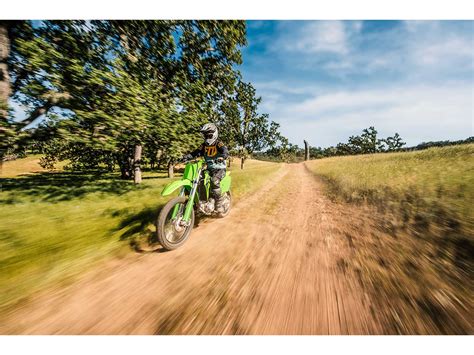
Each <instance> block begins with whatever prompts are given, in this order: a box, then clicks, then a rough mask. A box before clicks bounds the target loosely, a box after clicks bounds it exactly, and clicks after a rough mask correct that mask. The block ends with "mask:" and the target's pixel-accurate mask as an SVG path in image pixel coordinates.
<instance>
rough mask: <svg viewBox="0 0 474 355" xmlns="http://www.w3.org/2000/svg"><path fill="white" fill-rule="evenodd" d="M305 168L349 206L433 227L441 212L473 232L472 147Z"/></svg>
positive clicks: (338, 160) (329, 161) (376, 156)
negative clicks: (375, 207)
mask: <svg viewBox="0 0 474 355" xmlns="http://www.w3.org/2000/svg"><path fill="white" fill-rule="evenodd" d="M307 166H308V167H309V168H310V169H311V170H312V171H313V172H314V173H315V174H317V175H319V176H321V177H323V178H325V179H326V180H327V181H328V182H329V183H330V184H331V185H332V187H333V188H334V189H333V191H334V192H336V193H337V194H338V195H339V196H341V197H343V198H344V199H346V200H347V201H353V202H358V201H361V200H363V201H367V202H370V203H375V204H379V205H381V204H383V205H385V206H386V207H393V208H395V209H397V208H398V209H404V210H405V211H404V212H403V213H406V212H407V211H406V209H409V210H410V211H409V212H410V213H411V214H412V217H414V216H415V215H416V214H417V213H419V214H423V217H424V218H427V219H429V220H430V221H431V222H433V221H436V220H437V217H439V216H438V215H437V213H440V212H443V213H445V215H446V214H448V215H449V217H450V218H455V219H456V220H457V221H459V222H460V223H463V224H464V225H465V226H466V227H468V228H470V229H472V227H473V209H472V202H473V201H474V144H468V145H460V146H451V147H444V148H431V149H427V150H423V151H417V152H407V153H391V154H373V155H359V156H348V157H336V158H328V159H321V160H314V161H311V162H308V163H307ZM445 215H444V216H445ZM418 217H421V216H418Z"/></svg>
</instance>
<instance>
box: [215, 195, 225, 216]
mask: <svg viewBox="0 0 474 355" xmlns="http://www.w3.org/2000/svg"><path fill="white" fill-rule="evenodd" d="M215 199H216V204H215V206H216V212H217V213H223V212H225V211H224V206H223V203H224V197H223V196H222V195H220V196H218V197H217V196H216V198H215Z"/></svg>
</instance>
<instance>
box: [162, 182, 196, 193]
mask: <svg viewBox="0 0 474 355" xmlns="http://www.w3.org/2000/svg"><path fill="white" fill-rule="evenodd" d="M181 186H188V187H190V188H191V186H192V182H191V180H188V179H182V180H176V181H173V182H170V183H169V184H168V185H166V186H165V188H164V189H163V191H161V196H168V195H169V194H170V193H172V192H173V191H175V190H176V189H179V188H180V187H181Z"/></svg>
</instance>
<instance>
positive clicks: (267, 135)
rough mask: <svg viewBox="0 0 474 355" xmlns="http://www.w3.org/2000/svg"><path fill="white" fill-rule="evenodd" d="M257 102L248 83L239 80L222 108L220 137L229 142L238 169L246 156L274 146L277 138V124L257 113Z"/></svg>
mask: <svg viewBox="0 0 474 355" xmlns="http://www.w3.org/2000/svg"><path fill="white" fill-rule="evenodd" d="M261 101H262V98H261V97H257V96H256V90H255V88H254V87H253V86H252V84H250V83H245V82H243V81H239V82H238V84H237V88H236V92H235V96H234V97H232V98H230V99H229V100H228V101H226V102H224V103H223V105H222V111H223V113H224V114H223V116H224V118H223V121H222V122H221V123H220V126H221V127H224V128H225V131H226V132H227V133H226V135H225V136H224V137H225V138H226V139H228V142H231V144H232V145H231V148H234V149H236V150H237V152H238V155H239V157H240V159H241V164H240V168H241V169H243V168H244V162H245V159H247V157H248V156H249V155H250V154H252V153H253V152H256V151H260V150H263V149H264V148H266V147H267V146H275V144H276V142H277V141H278V139H279V133H278V128H279V125H278V124H277V123H275V122H269V121H268V114H259V113H258V105H259V104H260V102H261Z"/></svg>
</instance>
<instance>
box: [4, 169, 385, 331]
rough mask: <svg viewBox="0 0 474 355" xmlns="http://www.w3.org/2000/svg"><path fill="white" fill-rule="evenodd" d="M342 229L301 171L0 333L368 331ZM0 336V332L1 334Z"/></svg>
mask: <svg viewBox="0 0 474 355" xmlns="http://www.w3.org/2000/svg"><path fill="white" fill-rule="evenodd" d="M345 224H347V221H345V220H344V219H343V217H342V216H341V215H340V213H339V211H338V208H337V206H336V205H334V204H332V203H331V202H330V201H329V200H328V199H327V198H326V197H325V196H324V194H323V192H322V186H321V184H320V183H319V182H318V181H317V180H316V179H315V178H314V177H313V175H311V173H309V172H308V171H307V170H306V169H305V166H304V164H293V165H285V166H284V167H283V168H282V169H281V171H280V172H279V173H278V174H277V177H276V178H275V179H274V183H273V185H272V186H270V187H267V189H265V190H262V191H260V192H259V193H257V194H255V195H253V196H252V197H251V198H249V199H247V200H246V201H243V202H241V203H240V204H239V205H238V206H236V207H235V208H234V209H233V211H232V212H231V214H230V215H229V216H228V217H227V218H224V219H222V220H210V221H205V222H203V223H201V224H200V225H199V226H198V227H197V228H196V229H195V230H194V231H193V233H192V235H191V238H190V240H189V241H188V242H187V243H186V244H185V245H184V246H183V247H182V248H181V249H178V250H176V251H173V252H167V253H159V252H155V253H148V254H136V255H132V256H131V257H128V258H125V259H123V260H115V261H113V262H110V263H108V264H106V265H105V266H104V267H103V268H101V270H100V271H96V272H93V273H89V274H87V275H85V276H84V277H83V278H82V279H81V280H79V281H78V282H76V283H75V284H74V285H72V286H70V287H67V288H65V289H62V290H57V291H54V292H53V291H50V292H48V293H47V294H44V295H42V296H40V297H39V298H38V299H37V300H35V301H34V302H33V303H32V304H29V305H27V306H26V307H25V308H24V309H20V310H18V311H17V312H16V313H15V314H13V315H12V317H11V319H10V320H9V321H7V323H6V324H3V325H2V326H0V331H1V332H2V333H17V334H18V333H26V334H57V333H59V334H377V333H382V332H383V329H382V327H381V325H380V322H379V321H378V320H377V319H376V318H375V314H376V313H375V312H374V310H373V306H372V304H371V301H370V299H369V297H368V296H367V295H365V294H364V293H363V292H362V291H361V288H360V287H359V285H358V282H357V277H356V275H354V274H352V273H350V271H348V270H347V269H346V268H344V263H343V261H344V259H345V258H346V257H347V256H348V255H349V253H350V252H351V251H350V247H349V246H348V245H347V241H346V238H345V236H344V229H345ZM1 328H3V329H1Z"/></svg>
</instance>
